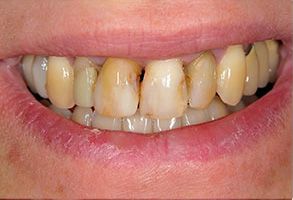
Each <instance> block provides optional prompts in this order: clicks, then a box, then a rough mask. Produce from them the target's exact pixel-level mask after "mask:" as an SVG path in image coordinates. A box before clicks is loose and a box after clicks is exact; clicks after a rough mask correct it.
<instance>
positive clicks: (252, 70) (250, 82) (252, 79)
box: [243, 46, 259, 96]
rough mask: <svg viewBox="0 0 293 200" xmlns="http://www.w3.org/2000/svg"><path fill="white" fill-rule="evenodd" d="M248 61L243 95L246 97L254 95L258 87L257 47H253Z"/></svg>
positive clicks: (247, 58)
mask: <svg viewBox="0 0 293 200" xmlns="http://www.w3.org/2000/svg"><path fill="white" fill-rule="evenodd" d="M245 60H246V78H245V85H244V90H243V94H244V95H248V96H249V95H253V94H254V93H255V92H256V90H257V86H258V70H259V66H258V61H257V56H256V52H255V47H254V46H252V48H251V50H250V52H249V54H248V55H247V56H246V57H245Z"/></svg>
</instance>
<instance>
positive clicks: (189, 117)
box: [182, 108, 210, 126]
mask: <svg viewBox="0 0 293 200" xmlns="http://www.w3.org/2000/svg"><path fill="white" fill-rule="evenodd" d="M208 121H210V117H209V114H208V112H207V110H206V109H194V108H187V109H186V110H185V113H184V115H183V116H182V125H183V126H189V125H194V124H201V123H204V122H208Z"/></svg>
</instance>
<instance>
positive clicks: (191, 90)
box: [185, 52, 217, 108]
mask: <svg viewBox="0 0 293 200" xmlns="http://www.w3.org/2000/svg"><path fill="white" fill-rule="evenodd" d="M185 70H186V78H187V79H186V81H187V86H188V94H189V106H190V107H192V108H206V107H207V106H208V105H209V103H210V102H211V101H212V100H213V98H214V96H215V94H216V88H217V74H216V60H215V57H214V56H213V54H212V53H211V52H205V53H203V54H201V55H200V56H199V57H198V58H197V59H195V60H194V61H193V62H191V63H190V64H189V65H188V66H187V67H186V69H185Z"/></svg>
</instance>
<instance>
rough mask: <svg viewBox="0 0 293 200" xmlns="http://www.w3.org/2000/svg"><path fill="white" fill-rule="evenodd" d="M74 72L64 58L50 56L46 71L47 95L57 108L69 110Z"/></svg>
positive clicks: (72, 102) (71, 100) (72, 104)
mask: <svg viewBox="0 0 293 200" xmlns="http://www.w3.org/2000/svg"><path fill="white" fill-rule="evenodd" d="M73 81H74V71H73V68H72V66H71V64H70V62H69V60H68V59H67V58H65V57H54V56H50V57H49V60H48V70H47V93H48V96H49V99H50V101H51V102H52V104H54V105H55V106H56V107H58V108H71V107H73V106H74V99H73Z"/></svg>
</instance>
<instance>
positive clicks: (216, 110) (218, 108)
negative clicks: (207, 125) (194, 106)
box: [208, 96, 229, 120]
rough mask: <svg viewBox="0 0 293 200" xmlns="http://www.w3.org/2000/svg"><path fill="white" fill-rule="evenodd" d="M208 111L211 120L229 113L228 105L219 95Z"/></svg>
mask: <svg viewBox="0 0 293 200" xmlns="http://www.w3.org/2000/svg"><path fill="white" fill-rule="evenodd" d="M208 113H209V116H210V119H211V120H216V119H219V118H221V117H224V116H226V115H228V114H229V111H228V109H227V107H226V105H225V104H224V103H223V102H222V101H221V100H220V98H218V97H217V96H216V97H215V98H214V99H213V101H212V102H211V103H210V105H209V107H208Z"/></svg>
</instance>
